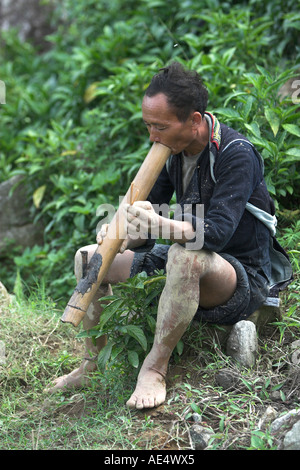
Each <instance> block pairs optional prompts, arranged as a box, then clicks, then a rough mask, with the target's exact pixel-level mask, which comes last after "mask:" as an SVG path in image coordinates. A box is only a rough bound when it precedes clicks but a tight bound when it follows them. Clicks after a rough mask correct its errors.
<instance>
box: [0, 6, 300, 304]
mask: <svg viewBox="0 0 300 470" xmlns="http://www.w3.org/2000/svg"><path fill="white" fill-rule="evenodd" d="M50 20H51V22H52V24H53V25H57V26H56V30H55V32H54V33H53V34H52V35H50V36H49V37H48V38H47V39H48V41H49V44H50V46H51V47H50V48H49V49H48V50H47V52H43V53H40V52H39V51H38V48H35V47H34V46H33V45H31V44H30V43H29V42H22V41H20V40H19V39H18V36H17V34H16V32H15V31H8V32H2V33H1V38H0V56H1V63H3V66H1V77H0V79H1V80H3V81H4V82H5V84H6V89H7V93H6V94H7V99H6V101H7V104H6V105H3V106H1V118H2V121H1V123H2V126H1V127H0V181H4V180H6V179H8V178H9V177H10V176H12V175H15V174H22V175H23V176H24V178H25V182H26V185H27V188H28V191H29V194H30V198H31V201H32V202H31V211H32V215H33V217H34V220H36V221H38V220H42V222H43V224H44V227H45V229H44V246H42V247H34V248H32V249H29V248H28V249H26V250H25V251H22V250H20V249H18V248H17V247H14V249H13V250H12V254H11V258H12V261H11V258H10V257H9V256H8V257H7V255H5V257H4V258H3V263H2V268H0V278H1V280H2V281H3V282H4V283H5V284H6V285H7V286H8V287H9V288H10V289H12V288H13V283H14V279H15V276H16V272H17V270H18V271H19V273H20V275H21V277H22V279H24V281H26V283H27V284H28V288H29V289H30V286H31V285H32V283H33V282H34V281H33V279H37V278H40V277H41V276H42V277H44V278H45V283H46V285H47V286H48V288H49V293H50V295H51V296H52V297H54V298H55V299H59V298H62V299H65V297H66V296H68V295H69V294H70V293H71V292H72V289H73V287H74V285H75V278H74V277H73V276H72V275H71V272H72V264H73V255H74V253H75V252H76V250H77V249H78V247H80V246H82V245H85V244H88V243H93V242H94V239H95V228H96V225H97V223H98V217H97V216H96V209H97V207H98V206H99V205H100V204H102V203H111V204H114V205H117V204H118V201H119V195H122V194H124V193H125V192H126V190H127V188H128V186H129V184H130V182H131V180H132V179H133V176H134V174H135V173H136V171H137V169H138V168H139V166H140V163H141V161H142V159H143V158H144V157H145V155H146V153H147V151H148V148H149V147H148V146H149V144H148V142H147V135H146V130H145V128H144V125H143V123H142V119H141V109H140V104H141V99H142V96H143V93H144V89H145V87H146V86H147V83H148V82H149V80H150V79H151V77H152V75H153V74H154V73H155V72H156V71H157V70H158V69H159V68H160V67H162V66H163V65H165V64H166V63H168V62H169V61H172V60H174V59H176V60H179V61H181V62H182V63H183V64H184V65H186V66H187V67H189V68H193V69H196V70H197V71H198V72H199V73H200V74H201V75H202V77H203V80H204V82H205V84H206V86H207V88H208V90H209V94H210V103H209V106H210V110H211V111H213V112H216V113H217V114H218V117H219V118H220V119H221V120H223V121H225V122H226V123H228V124H229V125H232V126H234V127H236V128H237V129H238V130H240V131H241V132H243V133H245V134H246V135H247V136H248V137H249V138H250V139H251V140H252V141H253V143H254V144H255V145H257V147H258V149H259V150H260V151H261V153H262V155H263V157H264V159H265V167H266V179H267V183H268V187H269V190H270V191H271V193H272V195H273V196H274V198H275V199H276V201H277V205H278V208H279V209H280V211H281V212H282V214H286V213H287V211H290V210H292V209H293V208H295V207H298V206H299V169H298V167H297V163H298V161H299V138H300V137H299V135H300V128H299V122H300V115H299V109H298V108H299V104H292V103H291V102H290V101H288V100H285V101H284V102H280V101H279V98H278V96H277V93H278V89H279V87H280V86H281V84H283V83H284V82H285V81H286V80H288V78H290V77H292V76H294V72H295V71H296V70H297V69H299V67H295V64H297V63H299V46H298V45H297V42H296V39H297V38H298V34H299V13H298V11H297V5H296V4H295V3H294V2H291V1H290V0H287V1H286V2H283V1H282V0H275V1H274V2H272V7H271V6H270V3H269V2H268V1H263V2H261V1H260V2H259V1H258V0H252V1H250V2H243V1H240V2H236V1H234V0H231V1H228V2H225V3H224V2H220V1H219V0H214V1H213V2H211V1H210V2H208V1H207V0H201V1H200V2H199V0H198V1H196V0H189V1H183V2H182V1H179V0H174V1H173V2H172V3H171V4H169V3H168V5H167V6H166V3H165V2H164V1H162V0H147V1H146V0H137V1H128V2H126V4H124V2H121V0H113V1H109V2H108V1H101V2H98V1H96V0H88V1H85V2H83V1H82V0H80V1H79V2H76V4H75V3H74V2H71V1H70V0H64V1H61V2H56V8H55V10H54V13H53V17H52V18H50ZM2 257H3V255H2Z"/></svg>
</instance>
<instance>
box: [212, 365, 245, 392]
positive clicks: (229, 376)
mask: <svg viewBox="0 0 300 470" xmlns="http://www.w3.org/2000/svg"><path fill="white" fill-rule="evenodd" d="M215 379H216V382H217V384H218V385H220V387H222V388H224V390H227V391H230V390H231V391H232V390H235V389H236V388H237V387H238V385H239V384H240V376H239V374H238V373H237V372H234V371H233V370H231V369H226V368H225V369H222V370H220V371H219V372H217V374H216V376H215Z"/></svg>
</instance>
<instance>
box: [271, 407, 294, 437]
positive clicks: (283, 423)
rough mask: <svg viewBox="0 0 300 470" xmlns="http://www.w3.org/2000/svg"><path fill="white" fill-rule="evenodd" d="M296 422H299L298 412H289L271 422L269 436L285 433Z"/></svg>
mask: <svg viewBox="0 0 300 470" xmlns="http://www.w3.org/2000/svg"><path fill="white" fill-rule="evenodd" d="M297 421H300V410H296V409H294V410H291V411H289V412H288V413H286V414H285V415H283V416H280V417H279V418H277V419H275V420H274V421H273V422H272V424H271V427H270V432H271V434H278V433H279V432H282V431H286V430H287V429H289V428H291V426H292V425H293V424H294V423H295V422H297Z"/></svg>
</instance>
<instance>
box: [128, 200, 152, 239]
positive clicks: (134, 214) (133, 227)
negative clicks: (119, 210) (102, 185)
mask: <svg viewBox="0 0 300 470" xmlns="http://www.w3.org/2000/svg"><path fill="white" fill-rule="evenodd" d="M124 213H125V221H126V224H127V226H126V230H127V233H128V235H129V237H130V238H131V239H132V240H137V239H143V240H147V238H148V233H150V235H151V238H158V237H159V235H160V217H159V215H157V214H156V212H155V211H154V209H153V206H152V204H151V203H150V202H149V201H136V202H134V203H133V204H131V205H130V204H125V205H124Z"/></svg>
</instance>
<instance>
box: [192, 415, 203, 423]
mask: <svg viewBox="0 0 300 470" xmlns="http://www.w3.org/2000/svg"><path fill="white" fill-rule="evenodd" d="M192 418H193V421H194V423H198V424H199V423H201V421H202V417H201V415H199V413H193V414H192Z"/></svg>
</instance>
